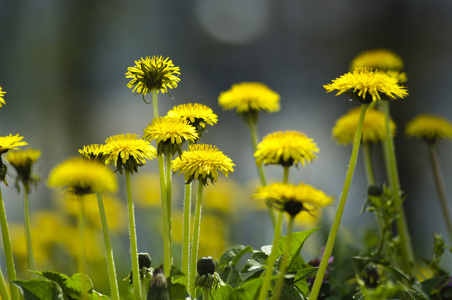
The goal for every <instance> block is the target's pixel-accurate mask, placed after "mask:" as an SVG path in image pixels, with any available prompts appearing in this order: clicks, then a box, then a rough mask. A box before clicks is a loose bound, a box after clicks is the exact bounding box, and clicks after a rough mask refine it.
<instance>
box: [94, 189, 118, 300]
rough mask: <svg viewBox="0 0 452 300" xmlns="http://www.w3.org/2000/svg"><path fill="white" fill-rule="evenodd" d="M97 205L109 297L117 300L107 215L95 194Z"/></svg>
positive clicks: (101, 200)
mask: <svg viewBox="0 0 452 300" xmlns="http://www.w3.org/2000/svg"><path fill="white" fill-rule="evenodd" d="M97 204H98V206H99V214H100V222H101V224H102V233H103V235H104V244H105V254H106V255H107V270H108V279H109V281H110V290H111V297H112V299H113V300H119V288H118V280H117V278H116V269H115V261H114V258H113V249H112V247H111V241H110V232H109V230H108V223H107V215H106V213H105V207H104V201H103V198H102V194H101V193H97Z"/></svg>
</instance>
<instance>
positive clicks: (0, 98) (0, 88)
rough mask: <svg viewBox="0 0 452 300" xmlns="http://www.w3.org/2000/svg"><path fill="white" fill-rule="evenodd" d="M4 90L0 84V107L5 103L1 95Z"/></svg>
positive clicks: (3, 94) (3, 93)
mask: <svg viewBox="0 0 452 300" xmlns="http://www.w3.org/2000/svg"><path fill="white" fill-rule="evenodd" d="M5 94H6V92H4V91H3V89H2V87H1V86H0V107H2V106H3V105H5V104H6V102H5V99H3V96H5Z"/></svg>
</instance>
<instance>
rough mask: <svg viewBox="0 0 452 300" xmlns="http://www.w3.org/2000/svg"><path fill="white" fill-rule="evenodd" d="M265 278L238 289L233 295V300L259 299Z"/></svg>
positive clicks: (252, 281)
mask: <svg viewBox="0 0 452 300" xmlns="http://www.w3.org/2000/svg"><path fill="white" fill-rule="evenodd" d="M262 281H263V278H262V277H259V278H256V279H253V280H249V281H247V282H245V283H243V284H242V285H241V286H240V287H238V288H236V289H235V290H234V292H233V293H232V295H231V298H230V299H232V300H254V299H257V297H258V294H259V288H260V287H261V285H262Z"/></svg>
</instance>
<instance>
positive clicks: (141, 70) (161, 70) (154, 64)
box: [126, 56, 180, 96]
mask: <svg viewBox="0 0 452 300" xmlns="http://www.w3.org/2000/svg"><path fill="white" fill-rule="evenodd" d="M179 75H180V68H179V67H176V66H174V64H173V61H172V60H170V59H169V57H167V58H165V59H164V58H163V56H152V57H149V56H147V57H146V58H141V59H140V60H138V61H135V66H133V67H129V68H127V73H126V78H131V79H132V80H130V82H129V83H128V84H127V87H129V88H133V92H135V91H137V92H138V93H139V94H142V95H143V96H144V95H146V94H148V93H150V92H151V91H152V90H155V91H157V92H159V91H160V92H162V94H164V93H167V92H168V88H170V89H172V88H176V87H177V84H178V82H179V81H180V78H179Z"/></svg>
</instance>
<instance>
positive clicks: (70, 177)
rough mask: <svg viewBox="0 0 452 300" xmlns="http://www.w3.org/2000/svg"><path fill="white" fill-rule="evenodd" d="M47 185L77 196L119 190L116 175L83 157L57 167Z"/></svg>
mask: <svg viewBox="0 0 452 300" xmlns="http://www.w3.org/2000/svg"><path fill="white" fill-rule="evenodd" d="M47 184H48V185H49V186H50V187H52V188H66V189H67V190H68V191H69V192H71V193H74V194H76V195H84V194H90V193H101V192H114V191H116V189H117V184H116V180H115V176H114V173H113V172H112V171H111V170H110V169H109V168H108V167H107V166H105V165H103V164H102V163H100V162H98V161H96V160H89V159H85V158H82V157H77V158H71V159H68V160H66V161H64V162H62V163H60V164H59V165H57V166H56V167H55V168H54V169H53V170H52V171H51V172H50V175H49V179H48V181H47Z"/></svg>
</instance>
